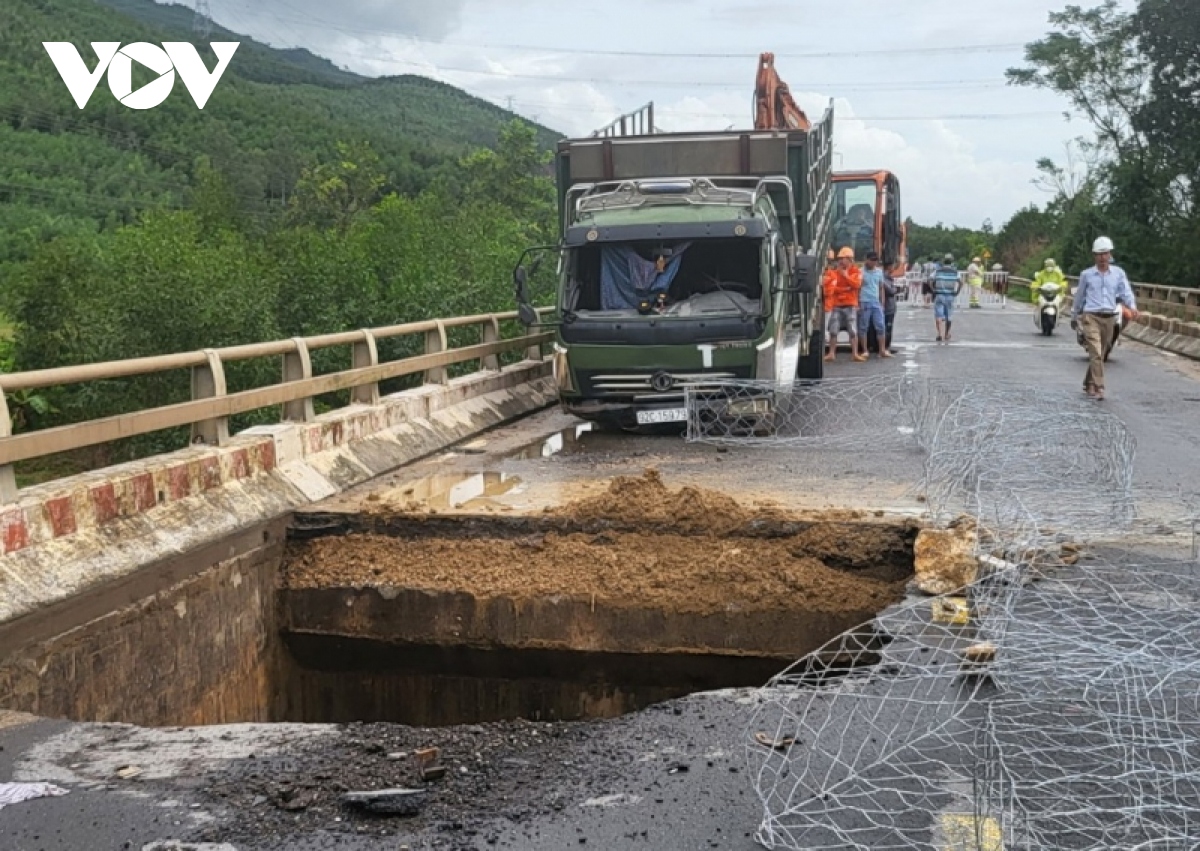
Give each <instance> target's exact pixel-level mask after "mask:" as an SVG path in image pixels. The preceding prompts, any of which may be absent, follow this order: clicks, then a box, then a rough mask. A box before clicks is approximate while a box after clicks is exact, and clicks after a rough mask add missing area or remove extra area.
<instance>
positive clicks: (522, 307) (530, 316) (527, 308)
mask: <svg viewBox="0 0 1200 851" xmlns="http://www.w3.org/2000/svg"><path fill="white" fill-rule="evenodd" d="M538 318H539V317H538V312H537V311H536V310H535V309H534V307H533V305H531V304H530V303H529V302H526V301H523V302H521V303H520V304H519V305H517V319H518V320H520V322H521V324H522V325H524V326H525V327H526V328H531V327H533V326H534V325H537V324H538Z"/></svg>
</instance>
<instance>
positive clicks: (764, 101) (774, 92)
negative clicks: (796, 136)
mask: <svg viewBox="0 0 1200 851" xmlns="http://www.w3.org/2000/svg"><path fill="white" fill-rule="evenodd" d="M754 129H755V130H810V129H812V122H810V121H809V120H808V116H807V115H805V114H804V110H802V109H801V108H800V107H799V106H798V105H797V104H796V101H795V100H793V99H792V93H791V91H790V90H789V89H788V85H787V83H785V82H784V81H783V80H781V79H780V78H779V72H777V71H776V70H775V54H774V53H764V54H762V55H761V56H760V57H758V79H757V80H756V81H755V84H754Z"/></svg>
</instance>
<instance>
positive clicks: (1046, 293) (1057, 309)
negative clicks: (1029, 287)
mask: <svg viewBox="0 0 1200 851" xmlns="http://www.w3.org/2000/svg"><path fill="white" fill-rule="evenodd" d="M1062 305H1063V288H1062V287H1061V286H1059V285H1058V284H1051V283H1046V284H1042V285H1041V287H1039V288H1038V310H1037V321H1038V328H1039V329H1041V332H1042V335H1043V336H1046V337H1049V336H1050V335H1051V334H1053V333H1054V326H1056V325H1057V324H1058V315H1059V313H1061V312H1062Z"/></svg>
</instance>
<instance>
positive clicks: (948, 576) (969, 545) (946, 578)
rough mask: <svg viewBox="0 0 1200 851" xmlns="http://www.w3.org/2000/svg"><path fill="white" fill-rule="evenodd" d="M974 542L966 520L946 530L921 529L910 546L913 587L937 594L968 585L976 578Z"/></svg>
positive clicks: (971, 526) (972, 529) (975, 537)
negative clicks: (912, 561)
mask: <svg viewBox="0 0 1200 851" xmlns="http://www.w3.org/2000/svg"><path fill="white" fill-rule="evenodd" d="M978 543H979V539H978V535H977V532H976V526H975V524H974V523H973V522H971V521H969V520H968V519H960V520H957V521H955V523H954V524H953V525H952V526H951V527H950V528H948V529H922V530H921V532H920V533H919V534H918V535H917V540H916V543H915V544H914V547H913V553H914V556H915V559H916V563H915V573H916V576H915V579H914V584H915V585H916V587H917V588H918V589H920V590H921V591H923V592H925V593H926V594H935V595H941V594H951V593H954V592H955V591H959V590H961V589H963V588H965V587H967V586H968V585H971V584H972V583H973V582H975V580H976V578H978V576H979V562H978V560H977V557H976V550H977V545H978Z"/></svg>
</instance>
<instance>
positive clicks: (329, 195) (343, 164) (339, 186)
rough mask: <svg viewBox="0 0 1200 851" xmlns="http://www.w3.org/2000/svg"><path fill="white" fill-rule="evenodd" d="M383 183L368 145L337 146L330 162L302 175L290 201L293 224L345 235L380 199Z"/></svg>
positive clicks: (377, 159)
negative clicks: (356, 220) (355, 221)
mask: <svg viewBox="0 0 1200 851" xmlns="http://www.w3.org/2000/svg"><path fill="white" fill-rule="evenodd" d="M386 182H387V179H386V177H385V176H384V174H383V172H382V169H381V164H380V161H379V156H378V155H377V154H376V153H375V151H374V150H372V148H371V146H370V145H369V144H367V143H365V142H363V143H357V144H350V143H346V142H338V143H337V153H336V155H335V156H334V157H333V158H332V159H330V160H327V161H325V162H320V163H318V164H316V165H315V166H312V167H310V168H306V169H304V170H303V172H301V175H300V180H299V182H298V183H297V184H296V193H295V195H294V196H293V197H292V200H291V211H292V220H293V221H295V222H298V223H302V224H308V225H312V226H314V227H320V228H336V229H338V230H340V231H343V232H345V231H346V230H348V229H349V227H350V225H351V224H352V223H353V222H354V220H355V218H356V217H357V216H359V215H360V214H361V213H363V212H364V211H365V210H367V209H369V208H370V207H371V205H372V204H374V203H375V202H376V201H377V200H378V199H379V196H380V190H381V189H382V188H383V185H384V183H386Z"/></svg>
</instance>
